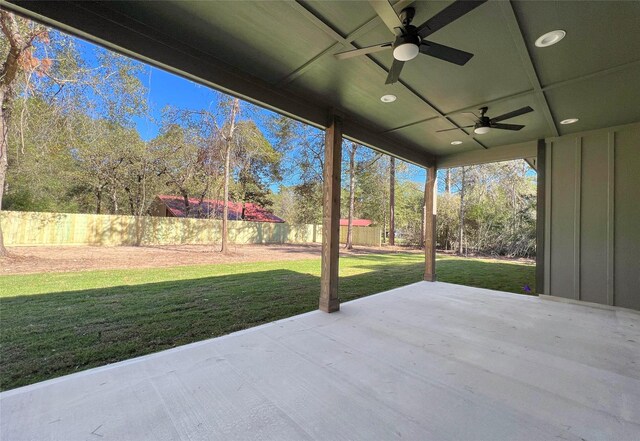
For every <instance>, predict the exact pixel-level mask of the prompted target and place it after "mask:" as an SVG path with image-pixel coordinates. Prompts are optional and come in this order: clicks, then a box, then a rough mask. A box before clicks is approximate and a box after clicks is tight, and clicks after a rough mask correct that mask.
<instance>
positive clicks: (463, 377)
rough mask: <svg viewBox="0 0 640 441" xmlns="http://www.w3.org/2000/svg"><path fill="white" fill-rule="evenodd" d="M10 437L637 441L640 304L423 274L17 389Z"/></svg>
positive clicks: (7, 396) (7, 401)
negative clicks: (510, 290) (553, 295)
mask: <svg viewBox="0 0 640 441" xmlns="http://www.w3.org/2000/svg"><path fill="white" fill-rule="evenodd" d="M1 399H2V401H1V408H2V425H1V432H0V437H1V438H2V439H6V440H14V441H18V440H35V439H37V440H43V441H44V440H76V439H94V438H95V439H102V440H105V441H106V440H140V439H153V440H156V441H161V440H193V441H195V440H212V439H273V440H289V439H291V440H293V439H295V440H302V439H316V440H329V439H331V440H334V439H335V440H337V439H368V440H371V439H416V440H418V439H421V440H424V439H437V440H460V439H469V440H471V439H473V440H492V441H498V440H518V439H519V440H525V439H526V440H542V439H545V440H546V439H564V440H576V441H579V440H584V439H588V440H590V441H593V440H614V439H615V440H618V441H622V440H637V439H638V434H640V314H638V313H636V312H632V311H628V310H623V309H618V310H616V309H605V308H595V307H591V306H583V305H576V304H568V303H560V302H555V301H550V300H546V299H541V298H537V297H530V296H521V295H513V294H507V293H501V292H496V291H489V290H483V289H478V288H469V287H464V286H459V285H451V284H446V283H441V282H436V283H429V282H419V283H416V284H413V285H409V286H406V287H402V288H398V289H395V290H392V291H388V292H384V293H380V294H377V295H374V296H370V297H366V298H363V299H359V300H355V301H352V302H349V303H345V304H343V305H342V308H341V311H340V312H339V313H336V314H324V313H322V312H320V311H316V312H311V313H307V314H303V315H300V316H296V317H292V318H290V319H286V320H281V321H278V322H274V323H269V324H267V325H263V326H260V327H257V328H252V329H248V330H245V331H240V332H237V333H234V334H230V335H227V336H224V337H219V338H216V339H212V340H207V341H203V342H200V343H194V344H191V345H187V346H182V347H179V348H176V349H173V350H168V351H164V352H160V353H157V354H153V355H149V356H145V357H140V358H137V359H133V360H129V361H125V362H122V363H117V364H113V365H110V366H105V367H102V368H97V369H92V370H89V371H85V372H81V373H78V374H73V375H69V376H66V377H62V378H59V379H54V380H50V381H46V382H43V383H38V384H35V385H32V386H27V387H24V388H20V389H16V390H13V391H9V392H5V393H3V394H2V397H1Z"/></svg>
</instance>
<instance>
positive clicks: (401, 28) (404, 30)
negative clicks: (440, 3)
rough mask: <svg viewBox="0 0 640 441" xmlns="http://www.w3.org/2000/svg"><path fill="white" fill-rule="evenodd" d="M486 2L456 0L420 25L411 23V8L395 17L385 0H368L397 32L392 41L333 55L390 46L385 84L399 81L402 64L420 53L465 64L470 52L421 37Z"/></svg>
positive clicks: (370, 51)
mask: <svg viewBox="0 0 640 441" xmlns="http://www.w3.org/2000/svg"><path fill="white" fill-rule="evenodd" d="M486 1H487V0H456V1H455V2H453V3H452V4H450V5H449V6H447V7H446V8H444V9H443V10H442V11H440V12H438V13H437V14H436V15H434V16H433V17H431V18H430V19H429V20H427V21H425V22H424V23H422V24H421V25H420V26H413V25H412V24H411V21H412V20H413V17H414V16H415V13H416V11H415V9H414V8H412V7H407V8H404V9H403V10H402V12H400V16H398V14H396V11H395V10H394V9H393V7H392V6H391V4H390V3H389V1H388V0H382V1H380V0H369V3H371V6H373V9H375V11H376V13H377V14H378V15H379V16H380V18H381V19H382V21H383V22H384V24H386V25H387V27H388V28H389V30H391V32H393V33H394V34H395V35H396V39H395V41H393V42H388V43H382V44H377V45H374V46H368V47H363V48H361V49H354V50H350V51H345V52H340V53H337V54H335V56H336V58H338V59H341V60H342V59H345V58H351V57H356V56H359V55H365V54H372V53H375V52H380V51H383V50H387V49H393V64H392V65H391V69H390V70H389V75H387V80H386V82H385V84H392V83H395V82H396V81H398V78H399V77H400V72H401V71H402V67H403V66H404V63H405V62H406V61H409V60H413V59H414V58H415V57H417V56H418V54H419V53H422V54H425V55H429V56H431V57H435V58H439V59H441V60H444V61H448V62H450V63H454V64H457V65H459V66H464V65H465V64H466V63H467V61H469V60H470V59H471V57H473V54H470V53H469V52H465V51H461V50H459V49H454V48H452V47H449V46H445V45H442V44H438V43H434V42H432V41H427V40H424V38H426V37H428V36H429V35H431V34H433V33H434V32H436V31H438V30H440V29H442V28H443V27H445V26H446V25H448V24H449V23H451V22H453V21H454V20H457V19H458V18H460V17H462V16H463V15H465V14H466V13H468V12H470V11H472V10H473V9H475V8H477V7H478V6H480V5H481V4H483V3H485V2H486Z"/></svg>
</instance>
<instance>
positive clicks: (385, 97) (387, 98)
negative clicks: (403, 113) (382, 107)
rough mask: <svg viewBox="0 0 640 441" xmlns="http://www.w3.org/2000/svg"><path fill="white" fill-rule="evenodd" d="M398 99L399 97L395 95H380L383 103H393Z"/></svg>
mask: <svg viewBox="0 0 640 441" xmlns="http://www.w3.org/2000/svg"><path fill="white" fill-rule="evenodd" d="M396 99H397V97H396V96H395V95H382V96H381V97H380V101H382V102H383V103H392V102H394V101H395V100H396Z"/></svg>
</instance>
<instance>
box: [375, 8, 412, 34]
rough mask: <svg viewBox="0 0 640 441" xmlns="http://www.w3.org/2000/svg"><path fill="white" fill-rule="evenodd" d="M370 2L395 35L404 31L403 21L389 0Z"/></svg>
mask: <svg viewBox="0 0 640 441" xmlns="http://www.w3.org/2000/svg"><path fill="white" fill-rule="evenodd" d="M369 3H370V4H371V6H372V7H373V9H374V10H375V11H376V14H378V16H379V17H380V18H381V19H382V21H383V22H384V24H386V25H387V27H388V28H389V30H390V31H391V32H393V34H394V35H400V34H401V33H402V31H401V29H404V26H402V21H400V17H398V14H396V11H395V9H393V6H391V4H390V3H389V2H388V0H369Z"/></svg>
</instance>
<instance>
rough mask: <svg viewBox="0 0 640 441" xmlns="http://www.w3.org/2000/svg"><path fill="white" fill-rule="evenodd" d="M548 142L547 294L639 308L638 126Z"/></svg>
mask: <svg viewBox="0 0 640 441" xmlns="http://www.w3.org/2000/svg"><path fill="white" fill-rule="evenodd" d="M546 145H547V151H546V173H547V180H548V182H547V186H546V198H547V205H546V206H547V210H548V213H546V218H547V222H546V225H545V228H546V231H545V233H546V234H545V247H546V250H547V252H546V258H545V287H546V290H545V291H546V294H549V295H552V296H558V297H565V298H569V299H574V300H582V301H587V302H595V303H601V304H604V305H611V306H621V307H626V308H632V309H637V310H640V124H638V123H636V124H631V125H627V126H622V127H614V128H609V129H603V130H596V131H592V132H585V133H579V134H572V135H565V136H561V137H558V138H552V139H548V140H547V141H546Z"/></svg>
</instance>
